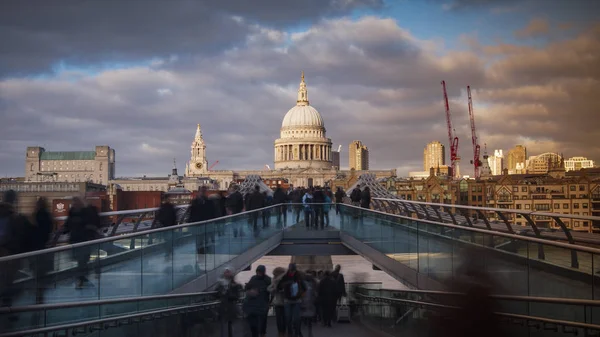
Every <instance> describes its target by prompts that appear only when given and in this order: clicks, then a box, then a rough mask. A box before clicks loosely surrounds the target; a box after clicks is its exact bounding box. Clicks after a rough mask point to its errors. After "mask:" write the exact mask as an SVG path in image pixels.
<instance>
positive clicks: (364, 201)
mask: <svg viewBox="0 0 600 337" xmlns="http://www.w3.org/2000/svg"><path fill="white" fill-rule="evenodd" d="M360 207H362V208H366V209H369V208H371V189H370V188H369V186H366V187H365V189H364V190H363V191H362V193H361V194H360Z"/></svg>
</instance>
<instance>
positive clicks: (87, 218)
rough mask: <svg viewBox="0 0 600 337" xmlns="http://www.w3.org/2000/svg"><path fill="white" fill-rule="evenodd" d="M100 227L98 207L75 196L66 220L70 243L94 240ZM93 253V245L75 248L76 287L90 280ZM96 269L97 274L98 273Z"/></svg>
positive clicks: (80, 286) (66, 230)
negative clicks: (87, 203)
mask: <svg viewBox="0 0 600 337" xmlns="http://www.w3.org/2000/svg"><path fill="white" fill-rule="evenodd" d="M99 228H100V215H99V214H98V210H97V209H96V207H94V206H92V205H89V206H87V207H86V206H85V204H84V202H83V200H82V199H81V198H73V202H72V203H71V209H70V210H69V216H68V218H67V221H66V222H65V232H67V233H70V236H69V243H71V244H76V243H81V242H86V241H89V240H94V239H95V238H97V237H98V229H99ZM91 253H92V247H91V246H83V247H78V248H75V249H74V250H73V256H74V258H75V261H77V271H76V286H75V287H76V288H77V289H81V288H82V287H83V285H84V283H85V282H87V281H88V279H87V273H88V262H89V261H90V256H91ZM98 272H99V271H98V270H96V275H98Z"/></svg>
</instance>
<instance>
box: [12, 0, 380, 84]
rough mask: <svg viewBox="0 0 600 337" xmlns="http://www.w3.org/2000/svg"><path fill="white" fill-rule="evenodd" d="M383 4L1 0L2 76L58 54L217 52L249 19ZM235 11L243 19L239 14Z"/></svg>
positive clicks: (89, 58) (38, 67)
mask: <svg viewBox="0 0 600 337" xmlns="http://www.w3.org/2000/svg"><path fill="white" fill-rule="evenodd" d="M381 6H382V0H341V1H340V0H307V1H293V0H256V1H241V2H240V1H234V0H220V1H212V0H181V1H174V2H173V1H160V0H128V1H124V2H121V1H83V2H82V1H78V0H64V1H61V2H60V4H56V3H52V4H51V3H49V2H48V1H45V0H28V1H21V0H4V1H1V2H0V22H2V29H0V41H2V44H1V45H0V77H1V76H6V75H28V74H31V73H35V72H50V71H51V68H52V66H53V65H55V64H56V63H58V62H61V61H62V62H66V63H67V64H71V65H81V64H94V63H99V62H103V63H108V64H110V63H112V62H117V61H118V62H140V61H146V60H149V59H153V58H156V57H158V58H165V57H169V56H171V55H172V54H174V53H175V54H181V55H184V56H185V55H191V54H193V55H199V54H200V55H215V54H216V53H219V52H221V51H223V50H224V49H228V48H230V47H232V46H234V45H236V43H239V42H242V41H244V40H245V38H246V35H247V32H248V26H249V24H250V22H260V23H262V24H266V25H272V26H276V27H286V26H288V25H295V24H297V23H298V22H305V21H306V22H309V23H310V22H315V21H317V20H319V19H320V18H323V17H331V16H336V15H344V14H347V13H350V12H351V11H353V10H356V9H358V8H363V7H365V8H367V7H368V8H377V7H381ZM240 16H241V17H244V18H246V19H247V20H246V21H240V20H237V19H236V18H238V17H240Z"/></svg>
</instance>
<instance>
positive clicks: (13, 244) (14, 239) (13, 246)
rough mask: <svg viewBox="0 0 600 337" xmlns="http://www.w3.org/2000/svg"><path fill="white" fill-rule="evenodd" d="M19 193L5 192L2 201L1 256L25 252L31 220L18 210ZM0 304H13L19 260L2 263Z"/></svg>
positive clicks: (0, 223) (0, 211) (0, 220)
mask: <svg viewBox="0 0 600 337" xmlns="http://www.w3.org/2000/svg"><path fill="white" fill-rule="evenodd" d="M16 204H17V193H16V192H15V191H13V190H8V191H6V192H4V195H3V197H2V202H0V257H4V256H9V255H14V254H19V253H22V252H23V244H22V243H23V242H24V241H25V237H26V235H27V234H28V233H26V232H23V230H24V229H25V228H30V227H31V225H30V223H29V220H27V218H26V217H25V216H23V215H21V214H19V213H18V212H17V210H16ZM0 270H1V271H2V272H0V299H1V300H2V302H1V303H0V306H7V307H10V306H12V300H13V298H14V297H15V295H16V291H15V289H14V288H13V286H12V283H13V281H14V278H15V275H16V273H17V271H18V270H19V261H17V260H12V261H6V262H3V263H1V264H0Z"/></svg>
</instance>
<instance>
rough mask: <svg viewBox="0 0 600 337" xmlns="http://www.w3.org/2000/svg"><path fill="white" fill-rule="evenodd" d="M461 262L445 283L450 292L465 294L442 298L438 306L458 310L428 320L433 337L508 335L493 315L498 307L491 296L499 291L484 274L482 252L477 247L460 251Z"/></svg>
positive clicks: (500, 336)
mask: <svg viewBox="0 0 600 337" xmlns="http://www.w3.org/2000/svg"><path fill="white" fill-rule="evenodd" d="M462 254H463V256H464V262H463V264H462V265H461V266H459V268H458V270H457V273H456V276H455V278H454V279H453V280H452V281H451V282H448V283H449V284H450V289H449V290H450V291H452V292H456V293H462V294H465V295H464V296H452V297H448V298H445V299H444V300H443V301H442V303H441V304H443V305H447V306H449V307H454V308H457V309H451V310H444V311H442V312H440V313H439V314H441V315H440V316H433V317H432V318H431V325H430V327H431V329H432V331H431V333H432V334H431V335H432V336H449V337H459V336H460V337H476V336H486V337H487V336H490V337H503V336H509V333H508V332H507V331H505V330H504V329H503V325H502V323H501V322H500V321H499V320H498V316H496V314H495V312H497V311H499V310H498V309H499V305H498V303H496V301H495V300H494V299H493V298H492V297H491V296H490V295H492V293H493V292H496V291H498V290H499V288H500V287H499V285H498V284H496V283H495V282H494V281H493V279H492V278H491V277H490V275H489V274H488V273H487V271H486V269H487V268H486V265H485V262H484V261H487V259H486V258H485V254H487V252H484V251H482V250H480V249H477V248H471V249H467V250H465V251H464V252H462Z"/></svg>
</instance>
